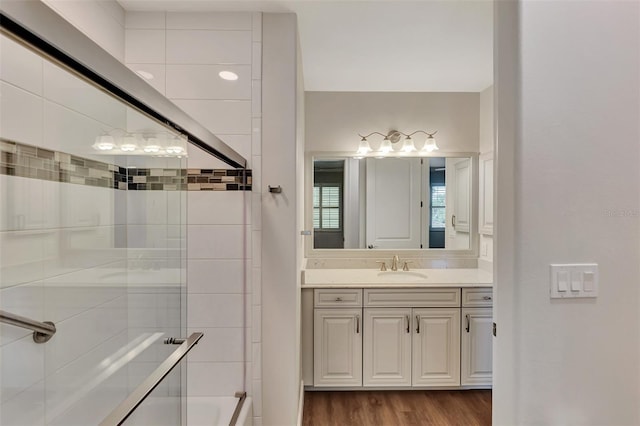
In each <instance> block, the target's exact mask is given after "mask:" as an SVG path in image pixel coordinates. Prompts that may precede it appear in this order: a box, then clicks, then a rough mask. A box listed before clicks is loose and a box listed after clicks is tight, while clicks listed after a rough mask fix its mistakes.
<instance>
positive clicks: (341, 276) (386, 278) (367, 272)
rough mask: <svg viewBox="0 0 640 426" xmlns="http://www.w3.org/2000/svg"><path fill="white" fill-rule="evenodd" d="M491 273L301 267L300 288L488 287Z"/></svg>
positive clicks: (475, 270) (466, 270) (447, 270)
mask: <svg viewBox="0 0 640 426" xmlns="http://www.w3.org/2000/svg"><path fill="white" fill-rule="evenodd" d="M492 286H493V277H492V274H491V273H490V272H488V271H485V270H483V269H412V270H411V271H386V272H381V271H380V270H378V269H305V270H304V271H303V272H302V288H371V287H398V288H425V287H492Z"/></svg>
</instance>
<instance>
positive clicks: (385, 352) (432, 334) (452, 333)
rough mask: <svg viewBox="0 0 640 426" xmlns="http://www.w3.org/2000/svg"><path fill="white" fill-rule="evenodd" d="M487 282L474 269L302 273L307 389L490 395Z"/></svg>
mask: <svg viewBox="0 0 640 426" xmlns="http://www.w3.org/2000/svg"><path fill="white" fill-rule="evenodd" d="M492 327H493V320H492V277H491V274H490V273H489V272H486V271H484V270H481V269H422V270H412V271H378V270H374V269H307V270H305V271H304V275H303V285H302V348H303V349H302V352H303V353H302V359H303V380H304V383H305V387H306V388H307V389H314V388H318V389H331V388H339V389H362V388H367V389H384V388H396V389H397V388H406V389H412V388H457V387H464V388H467V387H479V388H490V387H491V379H492V357H491V346H492Z"/></svg>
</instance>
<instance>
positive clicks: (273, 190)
mask: <svg viewBox="0 0 640 426" xmlns="http://www.w3.org/2000/svg"><path fill="white" fill-rule="evenodd" d="M269 192H270V193H272V194H280V193H281V192H282V187H281V186H280V185H278V186H271V185H269Z"/></svg>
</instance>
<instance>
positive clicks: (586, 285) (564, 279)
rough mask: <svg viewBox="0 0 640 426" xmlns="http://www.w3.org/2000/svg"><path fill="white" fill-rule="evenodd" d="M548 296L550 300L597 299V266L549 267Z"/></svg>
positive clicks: (585, 264) (564, 265) (568, 265)
mask: <svg viewBox="0 0 640 426" xmlns="http://www.w3.org/2000/svg"><path fill="white" fill-rule="evenodd" d="M549 266H550V268H549V271H550V276H549V285H550V288H549V295H550V297H551V298H552V299H571V298H578V297H581V298H584V297H598V264H596V263H570V264H551V265H549Z"/></svg>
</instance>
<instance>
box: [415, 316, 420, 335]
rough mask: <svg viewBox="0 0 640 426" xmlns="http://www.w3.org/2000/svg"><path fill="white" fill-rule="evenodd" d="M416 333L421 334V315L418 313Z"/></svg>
mask: <svg viewBox="0 0 640 426" xmlns="http://www.w3.org/2000/svg"><path fill="white" fill-rule="evenodd" d="M416 333H418V334H420V315H416Z"/></svg>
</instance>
